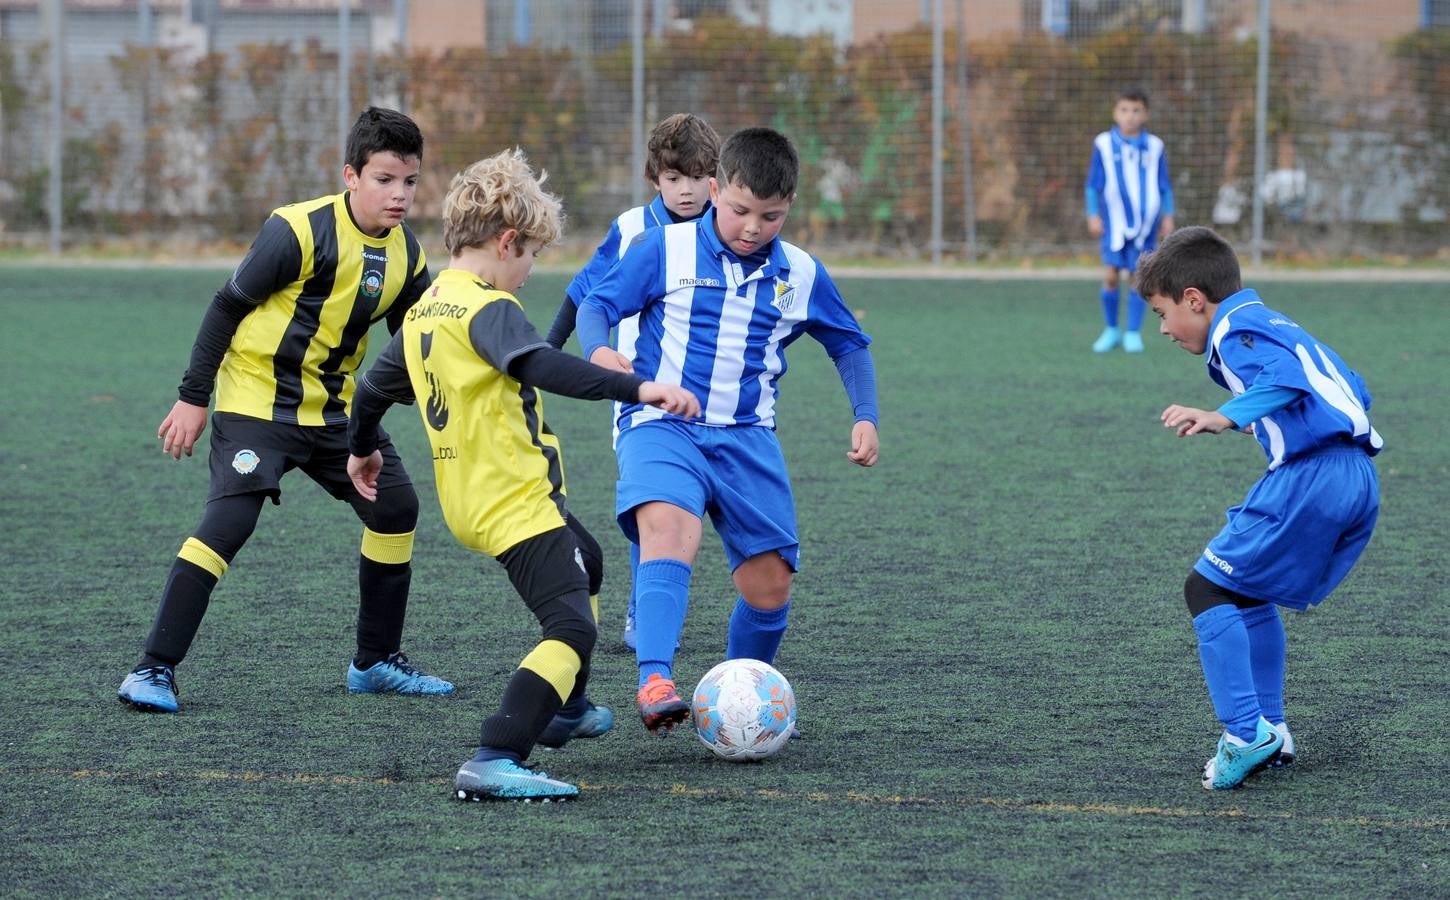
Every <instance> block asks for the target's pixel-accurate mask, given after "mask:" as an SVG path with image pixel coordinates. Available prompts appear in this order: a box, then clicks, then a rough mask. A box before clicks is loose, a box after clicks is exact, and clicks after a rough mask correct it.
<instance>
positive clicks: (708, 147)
mask: <svg viewBox="0 0 1450 900" xmlns="http://www.w3.org/2000/svg"><path fill="white" fill-rule="evenodd" d="M719 158H720V135H718V134H716V133H715V129H713V128H711V127H710V124H709V123H708V122H706V121H705V120H704V119H701V118H700V117H699V116H693V115H690V114H689V113H675V114H674V115H673V116H670V117H669V118H667V119H665V120H664V121H662V122H660V123H659V124H658V125H656V126H655V127H654V131H652V132H650V136H649V156H648V157H647V158H646V159H645V163H644V177H645V178H647V179H649V180H650V181H651V182H653V181H655V180H657V179H658V178H659V177H660V175H662V174H663V173H664V172H666V171H668V170H670V169H673V170H674V171H676V172H679V173H680V174H681V175H688V176H691V177H697V178H698V177H700V176H704V175H713V174H714V173H715V165H716V163H717V161H718V160H719Z"/></svg>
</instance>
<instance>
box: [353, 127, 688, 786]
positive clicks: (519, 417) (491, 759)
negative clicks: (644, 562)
mask: <svg viewBox="0 0 1450 900" xmlns="http://www.w3.org/2000/svg"><path fill="white" fill-rule="evenodd" d="M545 177H546V176H545V175H543V174H541V175H539V176H537V177H536V176H535V175H534V172H533V170H532V169H531V168H530V167H529V164H528V161H527V160H526V159H525V158H524V155H523V153H522V152H521V151H519V150H512V151H506V152H503V153H499V154H497V155H495V156H492V157H489V158H488V159H484V160H480V161H478V162H476V163H474V164H473V165H471V166H469V167H468V168H467V169H465V170H463V171H462V172H460V173H459V174H458V175H456V176H454V178H453V181H452V183H451V184H450V185H449V187H448V195H447V197H446V198H445V199H444V202H443V240H444V244H445V245H446V246H447V248H448V252H449V254H450V256H451V258H450V260H449V264H448V268H447V269H445V270H443V271H442V272H439V273H438V277H437V279H436V280H435V281H434V282H433V286H432V287H431V288H429V289H428V291H427V293H426V294H425V295H424V296H423V298H422V299H421V300H419V302H418V304H417V305H416V306H414V307H413V308H412V309H411V310H409V312H408V314H407V316H406V317H405V319H404V321H403V324H402V328H401V329H400V330H399V331H398V333H397V334H395V335H394V337H393V340H392V342H391V343H389V344H388V347H387V349H386V350H384V351H383V353H382V354H381V355H380V356H379V357H378V359H377V361H376V362H375V363H374V364H373V366H372V368H370V369H369V370H368V372H367V374H366V375H365V376H364V377H363V378H362V380H361V381H360V382H359V383H358V392H357V402H356V403H355V404H354V406H353V410H352V419H351V422H350V426H349V434H348V438H349V446H350V449H351V452H352V458H351V459H350V460H349V461H348V473H349V474H350V475H351V476H352V479H353V484H354V485H355V486H356V488H357V491H358V493H360V494H361V495H363V496H364V497H369V498H370V497H374V496H377V497H381V483H382V482H381V474H382V473H383V472H384V471H385V470H386V462H385V456H384V454H383V453H382V452H381V450H380V441H381V442H385V441H386V435H384V434H383V433H382V432H381V430H380V429H379V428H378V423H379V422H380V421H381V419H382V417H383V413H384V412H385V411H386V410H387V409H388V408H389V407H390V406H391V405H392V404H393V403H413V402H414V401H415V398H421V400H422V403H420V405H419V412H420V413H421V415H422V418H423V424H424V426H425V430H426V431H427V433H428V440H429V443H430V444H431V445H432V447H433V468H434V472H435V474H436V478H437V485H438V502H439V504H440V505H441V506H442V508H443V518H444V520H445V521H446V522H447V523H448V527H449V529H450V530H452V532H453V534H454V536H455V537H457V538H458V540H459V542H460V543H462V544H463V545H464V546H465V547H468V548H470V549H472V550H477V551H479V552H480V553H485V554H488V555H489V556H493V557H495V558H496V559H497V560H498V561H499V562H500V563H501V564H502V565H503V567H504V568H505V570H507V572H508V576H509V580H510V581H511V582H512V583H513V585H514V587H515V588H516V589H517V590H518V592H519V594H520V595H522V597H523V599H524V602H525V603H527V604H528V606H529V609H530V610H531V611H532V612H533V613H534V615H535V616H536V617H537V618H538V620H539V624H540V626H542V628H543V638H542V640H540V642H539V643H538V645H537V646H535V647H534V649H533V650H532V651H530V652H529V654H528V655H527V656H525V657H524V659H523V661H522V662H521V663H520V664H519V667H518V669H516V670H515V671H514V673H513V675H512V676H511V677H510V678H509V682H508V685H507V687H505V689H504V694H503V699H502V701H501V703H500V705H499V708H498V711H497V712H495V713H494V714H493V715H492V716H490V717H489V718H488V719H486V720H484V723H483V730H482V737H481V740H480V745H481V746H480V749H479V751H478V753H477V755H475V756H474V757H473V759H471V760H469V761H467V762H465V763H464V764H463V766H462V767H461V768H460V769H459V770H458V774H457V775H456V777H455V779H454V792H455V795H456V796H457V797H458V798H459V799H461V800H469V799H472V800H479V799H484V798H490V799H493V798H497V799H508V800H535V799H537V800H554V799H558V800H563V799H567V798H569V797H573V796H577V795H578V793H579V790H578V788H577V787H575V786H574V785H572V784H568V783H567V782H563V781H558V780H555V779H552V778H550V777H549V776H548V775H547V774H545V773H543V772H539V771H537V770H533V769H529V768H525V767H524V766H523V765H522V763H523V761H524V760H525V759H526V758H527V757H528V755H529V753H530V752H531V751H532V750H533V747H534V745H535V743H548V744H552V745H554V746H559V745H562V744H563V743H564V742H566V741H567V740H569V739H570V738H572V737H595V736H598V735H600V734H603V733H604V732H606V731H608V730H609V727H610V726H611V725H612V724H613V715H612V714H611V713H609V711H608V710H607V709H605V708H604V707H593V706H592V704H591V705H589V710H590V714H589V715H587V716H581V717H579V719H578V721H575V720H573V719H567V720H565V721H562V722H561V721H559V720H557V719H556V718H555V717H556V715H557V714H558V713H559V710H560V709H561V708H562V706H563V704H564V703H565V701H566V700H572V701H575V702H579V703H587V700H586V699H585V694H584V692H585V687H586V685H587V683H588V678H589V659H590V654H591V653H592V651H593V648H594V641H595V636H596V630H595V625H596V618H597V612H598V611H597V609H596V608H595V604H596V603H597V599H596V598H595V596H594V595H596V594H597V592H598V590H599V585H600V581H601V580H602V577H603V565H602V562H601V558H600V552H599V545H598V543H596V542H595V540H594V538H593V537H592V536H590V534H589V532H588V531H586V530H585V528H584V526H583V525H581V524H580V523H579V521H578V520H577V519H575V518H574V517H573V516H572V515H570V514H569V512H568V511H567V510H566V509H565V507H564V470H563V462H562V459H561V458H560V454H559V440H558V438H556V437H555V436H554V435H553V434H552V433H551V432H550V431H549V429H548V426H546V425H545V424H544V418H543V406H542V398H541V397H540V396H539V389H543V390H546V391H550V392H552V393H556V394H563V395H565V396H570V397H578V398H581V399H586V400H606V399H613V400H619V401H624V402H640V403H647V404H651V405H653V406H656V407H659V408H660V409H663V410H665V411H667V412H671V413H675V414H676V415H681V416H685V417H692V416H695V415H698V414H699V411H700V404H699V401H698V400H697V399H696V398H695V396H694V395H693V394H691V393H690V392H688V391H686V390H684V389H683V388H679V387H674V386H671V385H662V384H657V383H655V382H651V381H643V380H642V379H639V378H636V377H635V376H634V375H632V374H628V373H623V372H611V371H609V370H607V369H603V368H600V367H598V366H595V365H592V364H591V363H588V362H585V361H584V360H582V359H579V358H577V357H574V356H571V355H568V354H565V353H563V352H561V351H559V350H556V349H554V348H553V347H550V346H549V345H548V343H547V342H546V341H545V340H544V339H543V338H542V337H540V336H539V333H538V332H537V331H535V330H534V327H533V326H532V325H531V324H530V323H529V320H528V319H527V318H526V317H525V316H524V312H523V307H522V306H521V305H520V304H519V302H518V300H517V299H516V298H515V297H514V296H513V292H514V291H516V290H518V288H519V286H520V285H522V284H523V283H524V282H525V281H526V280H527V279H528V277H529V273H530V271H531V270H532V268H533V264H534V257H535V256H536V255H537V254H538V253H539V251H540V250H542V249H543V248H544V247H545V246H547V245H548V244H550V243H552V242H554V241H555V240H557V239H558V237H559V233H560V229H561V222H562V212H561V210H560V205H559V200H558V198H557V197H554V196H553V195H551V194H548V193H546V192H545V191H544V189H543V187H542V182H543V180H544V178H545ZM546 731H553V732H557V733H555V734H553V735H552V736H546Z"/></svg>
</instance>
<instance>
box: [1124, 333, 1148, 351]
mask: <svg viewBox="0 0 1450 900" xmlns="http://www.w3.org/2000/svg"><path fill="white" fill-rule="evenodd" d="M1123 350H1125V351H1126V352H1128V353H1142V352H1143V335H1141V334H1139V333H1138V332H1136V331H1125V332H1123Z"/></svg>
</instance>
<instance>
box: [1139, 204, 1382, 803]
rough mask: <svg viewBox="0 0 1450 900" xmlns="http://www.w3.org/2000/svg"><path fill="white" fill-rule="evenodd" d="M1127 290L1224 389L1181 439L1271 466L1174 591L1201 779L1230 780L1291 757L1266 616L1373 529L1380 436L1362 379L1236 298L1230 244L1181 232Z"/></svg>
mask: <svg viewBox="0 0 1450 900" xmlns="http://www.w3.org/2000/svg"><path fill="white" fill-rule="evenodd" d="M1138 284H1139V287H1140V289H1141V290H1142V291H1143V294H1144V295H1145V296H1146V297H1147V298H1148V303H1149V304H1151V305H1152V307H1153V311H1154V312H1155V313H1156V314H1157V315H1158V317H1159V318H1160V319H1161V324H1160V326H1159V329H1158V330H1159V331H1160V332H1161V333H1162V334H1166V335H1168V336H1169V337H1171V338H1172V339H1173V340H1174V341H1176V342H1177V343H1178V344H1179V345H1180V346H1181V347H1183V349H1185V350H1187V351H1188V352H1189V353H1194V354H1199V355H1203V354H1207V355H1208V375H1209V377H1210V378H1212V379H1213V381H1214V382H1216V383H1217V384H1218V385H1219V386H1220V387H1224V388H1227V389H1228V390H1229V391H1231V392H1232V393H1233V395H1234V398H1233V399H1232V400H1230V401H1229V402H1227V403H1225V404H1224V405H1223V406H1220V407H1219V408H1218V409H1217V410H1213V411H1208V410H1202V409H1196V408H1194V407H1189V406H1179V405H1173V406H1170V407H1168V408H1167V409H1165V410H1164V411H1163V414H1162V420H1163V424H1164V425H1165V426H1167V427H1168V428H1174V429H1177V432H1178V436H1179V437H1188V436H1190V435H1195V434H1218V433H1220V432H1223V431H1228V430H1231V429H1232V430H1240V431H1245V432H1248V433H1250V434H1252V435H1253V436H1254V437H1255V438H1257V439H1258V441H1259V444H1260V445H1262V446H1263V448H1264V453H1265V454H1266V455H1267V456H1268V460H1269V466H1268V471H1267V472H1266V473H1265V474H1264V476H1263V477H1262V478H1260V479H1259V482H1258V483H1257V484H1255V485H1254V487H1253V488H1252V489H1251V490H1250V491H1249V494H1248V497H1247V498H1245V500H1244V502H1243V503H1242V504H1240V505H1239V506H1235V507H1233V508H1232V509H1230V510H1229V511H1228V524H1227V525H1225V526H1224V528H1223V530H1222V531H1220V532H1219V533H1218V535H1217V536H1216V537H1215V538H1214V539H1213V540H1212V541H1210V542H1209V544H1208V546H1207V547H1206V548H1205V549H1204V551H1203V555H1202V556H1201V557H1200V558H1199V560H1198V561H1197V563H1195V564H1194V567H1193V571H1192V572H1191V573H1190V574H1189V576H1188V581H1187V583H1186V584H1185V585H1184V588H1183V592H1184V598H1185V599H1186V600H1187V602H1188V610H1189V612H1190V613H1191V614H1192V616H1193V628H1194V630H1195V631H1196V632H1197V634H1198V653H1199V658H1200V661H1201V662H1202V665H1203V676H1204V679H1205V680H1206V681H1207V682H1208V693H1209V697H1210V698H1211V699H1212V700H1213V708H1214V711H1215V712H1216V713H1217V715H1218V718H1219V720H1220V721H1221V722H1223V726H1224V733H1223V735H1222V736H1221V737H1220V738H1219V742H1218V750H1217V752H1216V754H1215V755H1214V757H1213V758H1212V759H1210V760H1209V761H1208V763H1207V765H1206V766H1205V767H1204V773H1203V786H1204V787H1206V788H1209V789H1211V790H1212V789H1220V788H1232V787H1237V786H1238V785H1239V784H1240V783H1242V782H1243V780H1244V779H1245V778H1246V777H1248V776H1249V775H1251V774H1253V773H1254V772H1256V771H1258V770H1259V769H1262V768H1264V767H1266V766H1269V765H1287V764H1289V763H1291V762H1293V759H1294V752H1295V750H1294V739H1293V737H1292V736H1291V735H1290V733H1289V726H1288V724H1287V723H1286V721H1285V718H1284V651H1285V640H1284V625H1283V623H1282V621H1281V620H1280V619H1279V611H1278V607H1280V606H1285V607H1288V608H1290V609H1296V610H1303V609H1307V608H1308V607H1310V606H1313V605H1316V604H1318V603H1320V602H1321V601H1323V600H1324V598H1325V597H1328V596H1329V594H1330V593H1331V592H1332V591H1333V590H1334V589H1335V587H1337V586H1338V585H1339V583H1340V582H1341V581H1342V580H1344V576H1345V575H1347V574H1348V573H1349V570H1350V568H1351V567H1353V566H1354V563H1355V561H1356V560H1358V559H1359V555H1360V553H1361V552H1362V551H1363V550H1364V548H1365V545H1366V544H1368V543H1369V539H1370V535H1371V534H1372V533H1373V532H1374V524H1375V519H1376V518H1377V517H1378V515H1379V479H1378V476H1377V475H1376V473H1375V467H1374V463H1373V462H1372V461H1371V460H1370V457H1372V456H1374V455H1375V454H1377V453H1379V451H1380V448H1382V447H1383V446H1384V440H1383V439H1382V438H1381V437H1380V436H1379V433H1378V432H1377V431H1375V430H1374V427H1373V426H1372V425H1370V423H1369V415H1368V413H1369V406H1370V396H1369V390H1368V389H1367V388H1366V387H1365V384H1364V379H1363V378H1361V377H1360V376H1359V373H1357V372H1355V371H1354V370H1353V369H1351V368H1350V367H1349V366H1348V365H1347V364H1345V362H1344V360H1343V359H1341V358H1340V357H1339V355H1338V354H1337V353H1335V352H1334V351H1333V350H1331V349H1330V348H1329V347H1327V346H1325V345H1324V344H1322V343H1320V342H1319V341H1317V340H1315V338H1314V336H1313V335H1311V334H1309V333H1308V332H1307V331H1305V330H1304V329H1303V328H1301V327H1299V325H1297V324H1296V323H1295V322H1294V321H1293V320H1292V319H1290V318H1289V317H1288V316H1286V315H1284V314H1283V313H1279V312H1275V311H1274V310H1272V309H1269V308H1268V307H1266V306H1265V305H1264V302H1263V301H1262V300H1260V299H1259V295H1258V294H1256V293H1255V292H1254V291H1251V290H1244V289H1243V287H1242V283H1241V282H1240V279H1239V264H1238V258H1237V257H1236V256H1235V255H1234V252H1233V248H1232V247H1230V246H1229V245H1228V243H1227V242H1226V241H1225V240H1224V239H1223V238H1221V237H1219V236H1218V235H1217V234H1216V233H1215V232H1214V231H1213V230H1212V229H1209V228H1201V227H1195V228H1184V229H1182V230H1180V231H1177V232H1175V233H1173V234H1172V235H1170V236H1169V237H1168V238H1167V239H1166V240H1165V241H1164V242H1163V246H1162V247H1161V248H1159V249H1158V250H1157V251H1155V252H1154V253H1152V254H1151V255H1149V256H1147V257H1145V258H1144V259H1143V263H1142V266H1141V267H1140V268H1139V270H1138Z"/></svg>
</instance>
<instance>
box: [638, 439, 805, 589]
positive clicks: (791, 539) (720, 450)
mask: <svg viewBox="0 0 1450 900" xmlns="http://www.w3.org/2000/svg"><path fill="white" fill-rule="evenodd" d="M615 453H616V455H617V456H618V458H619V484H618V485H617V486H616V488H615V503H614V513H615V515H616V516H617V517H618V519H619V527H620V529H621V530H622V531H623V532H624V534H625V536H626V537H628V538H629V539H630V540H631V541H633V542H635V543H639V530H638V529H637V528H636V527H635V522H634V510H635V507H637V506H640V505H641V504H644V503H650V502H653V501H657V500H659V501H663V502H665V503H669V504H672V505H674V506H678V507H680V508H681V509H683V510H687V511H688V512H691V513H694V514H695V515H697V516H699V517H700V518H702V519H703V518H704V517H705V515H706V514H709V516H710V523H711V524H712V525H714V526H715V531H716V532H717V533H718V534H719V535H720V540H721V542H722V543H723V544H724V545H725V555H726V556H727V557H728V558H729V560H730V569H731V571H734V570H735V568H736V567H738V566H739V565H740V564H741V563H743V562H745V561H746V560H747V559H749V558H750V557H752V556H758V555H759V554H761V553H768V552H770V551H772V550H773V551H775V552H777V553H779V554H780V556H781V558H782V559H784V560H785V561H786V564H787V565H789V566H790V567H791V571H796V570H797V568H798V566H799V564H800V538H799V537H797V535H796V525H795V499H794V498H793V497H792V495H791V490H790V477H789V475H788V474H787V473H786V470H785V456H784V454H782V453H781V450H780V441H779V440H778V439H777V438H776V436H775V432H774V431H772V430H771V429H769V428H764V427H760V426H756V425H742V426H737V427H724V428H716V427H710V426H706V425H691V424H688V423H686V422H681V421H678V420H674V419H660V420H657V421H653V422H644V423H641V424H639V425H635V426H634V427H632V428H629V429H626V430H625V431H623V432H621V433H620V435H619V443H618V444H617V445H616V447H615Z"/></svg>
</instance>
